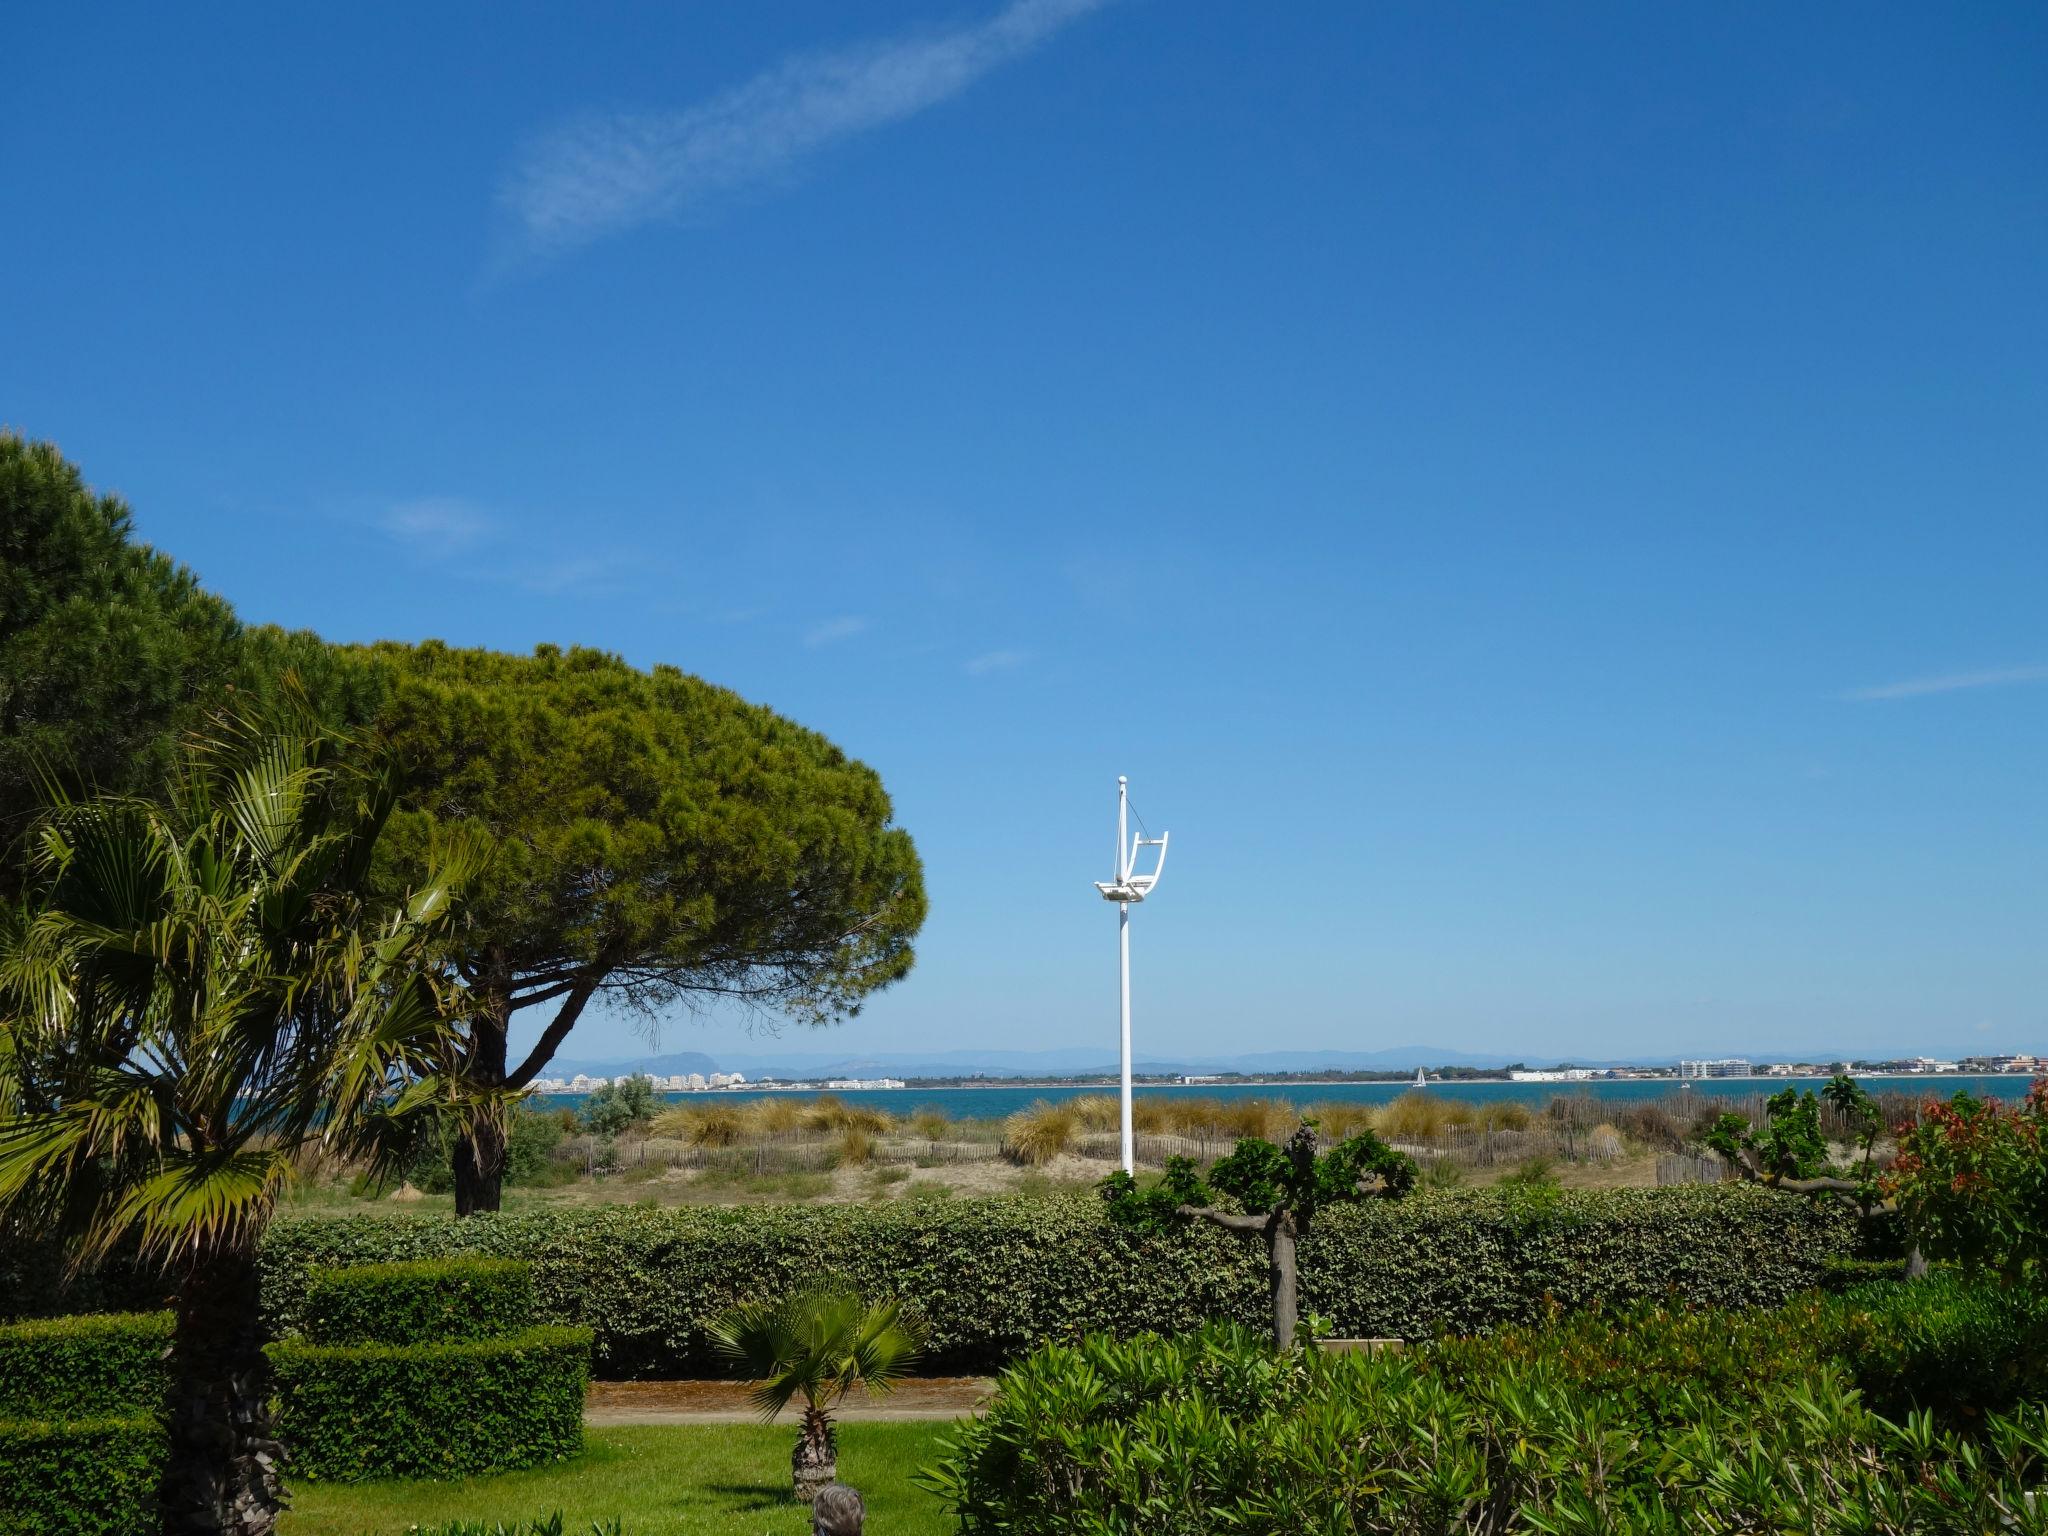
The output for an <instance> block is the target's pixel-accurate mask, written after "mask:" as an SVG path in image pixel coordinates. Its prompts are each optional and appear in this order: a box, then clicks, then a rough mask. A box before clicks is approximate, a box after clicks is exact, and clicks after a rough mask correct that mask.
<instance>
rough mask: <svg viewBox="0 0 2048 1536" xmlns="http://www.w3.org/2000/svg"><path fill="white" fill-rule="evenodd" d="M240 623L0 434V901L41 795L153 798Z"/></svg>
mask: <svg viewBox="0 0 2048 1536" xmlns="http://www.w3.org/2000/svg"><path fill="white" fill-rule="evenodd" d="M239 633H240V632H239V628H238V626H237V624H236V622H235V617H234V614H233V612H232V611H231V610H230V609H229V607H228V605H227V604H226V603H224V602H222V601H221V600H220V599H219V598H217V597H214V596H212V595H211V594H209V593H207V592H206V591H204V590H202V589H201V587H200V585H199V582H198V579H197V578H196V577H195V576H194V575H193V574H192V573H191V572H190V571H188V570H186V569H185V568H184V567H183V566H181V565H178V564H177V563H176V562H175V561H172V560H171V559H169V558H168V557H166V556H164V555H161V554H158V553H157V552H156V551H155V550H153V549H151V548H150V547H149V546H148V545H147V544H142V543H138V542H136V540H135V539H134V537H133V532H132V529H131V526H130V518H129V511H128V508H127V507H126V506H125V505H124V504H123V503H122V502H121V501H119V500H118V499H116V498H115V497H112V496H100V495H95V494H94V493H93V492H92V491H91V490H89V489H88V488H87V487H86V484H85V481H84V478H83V477H82V476H81V475H80V473H79V471H78V469H77V468H76V466H74V465H72V464H70V463H68V462H66V460H65V459H64V456H63V455H62V454H60V453H59V452H58V451H57V449H56V448H55V447H54V446H53V445H51V444H49V443H31V442H29V441H27V440H25V439H23V438H22V437H19V436H17V435H15V434H13V433H9V432H0V899H5V898H9V897H12V896H14V895H16V894H18V893H19V892H20V890H21V886H22V881H23V879H24V872H25V866H24V854H23V849H22V845H21V838H22V834H23V833H24V831H25V830H26V829H27V827H28V825H29V823H30V821H31V820H32V818H33V816H34V814H35V811H36V808H37V806H39V805H40V804H41V803H42V802H43V792H44V790H45V789H46V788H51V787H56V788H61V789H62V790H63V791H64V792H66V793H72V794H77V793H89V792H92V791H119V790H130V789H147V790H154V789H155V788H156V787H157V786H158V785H159V783H160V782H161V777H162V771H163V769H164V767H165V766H166V765H167V764H168V763H169V761H170V752H171V745H172V742H173V740H174V738H175V736H176V734H177V732H178V731H179V730H180V729H181V728H183V727H185V726H188V725H192V724H195V723H197V722H198V721H199V720H201V719H203V718H204V717H205V716H206V715H207V714H209V713H211V712H212V710H213V709H215V708H216V707H218V705H219V704H220V702H221V701H222V699H223V697H224V696H225V694H224V689H225V687H226V685H227V684H228V683H229V682H230V680H231V679H232V677H233V675H234V670H235V666H236V647H237V642H238V637H239Z"/></svg>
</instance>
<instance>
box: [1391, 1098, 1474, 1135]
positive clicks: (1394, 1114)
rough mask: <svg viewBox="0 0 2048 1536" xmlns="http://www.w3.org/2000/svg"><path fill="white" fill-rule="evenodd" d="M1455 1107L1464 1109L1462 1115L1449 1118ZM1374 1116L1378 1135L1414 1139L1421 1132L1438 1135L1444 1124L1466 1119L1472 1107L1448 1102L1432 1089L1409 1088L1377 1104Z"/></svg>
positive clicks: (1470, 1115) (1462, 1122) (1465, 1121)
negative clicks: (1423, 1090) (1411, 1089)
mask: <svg viewBox="0 0 2048 1536" xmlns="http://www.w3.org/2000/svg"><path fill="white" fill-rule="evenodd" d="M1456 1109H1462V1110H1464V1111H1465V1113H1464V1115H1463V1116H1462V1117H1460V1118H1453V1111H1454V1110H1456ZM1375 1118H1376V1119H1377V1121H1378V1123H1379V1129H1380V1134H1381V1135H1382V1136H1386V1137H1389V1138H1398V1139H1400V1140H1403V1141H1415V1140H1418V1139H1420V1138H1422V1137H1425V1136H1439V1135H1441V1134H1443V1131H1444V1129H1445V1128H1446V1127H1447V1126H1451V1125H1457V1124H1464V1123H1468V1122H1469V1121H1470V1120H1471V1118H1472V1110H1471V1106H1470V1105H1466V1104H1460V1105H1452V1104H1450V1103H1447V1102H1446V1101H1445V1100H1444V1099H1442V1098H1441V1097H1439V1096H1438V1095H1436V1094H1433V1093H1423V1092H1420V1091H1410V1092H1408V1093H1404V1094H1402V1095H1401V1096H1400V1097H1399V1098H1398V1099H1395V1100H1394V1101H1393V1102H1392V1103H1391V1104H1383V1105H1381V1106H1380V1112H1379V1114H1378V1115H1377V1116H1376V1117H1375Z"/></svg>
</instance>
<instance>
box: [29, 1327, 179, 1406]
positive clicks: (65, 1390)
mask: <svg viewBox="0 0 2048 1536" xmlns="http://www.w3.org/2000/svg"><path fill="white" fill-rule="evenodd" d="M172 1323H173V1319H172V1316H171V1314H170V1313H168V1312H112V1313H103V1314H101V1315H99V1316H91V1317H52V1318H44V1319H40V1320H37V1321H34V1322H26V1323H9V1324H7V1325H5V1326H0V1419H97V1418H106V1417H109V1416H111V1417H115V1418H119V1417H123V1416H126V1415H130V1414H136V1413H150V1412H154V1411H155V1410H156V1408H157V1407H158V1406H159V1405H160V1404H161V1403H162V1402H163V1399H164V1393H165V1392H166V1391H167V1390H168V1389H169V1387H170V1379H171V1377H170V1363H169V1359H168V1351H169V1350H170V1347H171V1327H172Z"/></svg>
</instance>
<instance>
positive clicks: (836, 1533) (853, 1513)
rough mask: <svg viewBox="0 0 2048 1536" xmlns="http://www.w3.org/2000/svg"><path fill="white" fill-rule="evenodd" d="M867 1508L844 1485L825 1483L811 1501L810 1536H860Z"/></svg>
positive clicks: (858, 1496) (866, 1515)
mask: <svg viewBox="0 0 2048 1536" xmlns="http://www.w3.org/2000/svg"><path fill="white" fill-rule="evenodd" d="M867 1517H868V1507H867V1506H866V1505H865V1504H863V1503H861V1501H860V1495H859V1494H857V1493H855V1492H854V1491H853V1490H852V1489H851V1488H849V1487H847V1486H846V1484H844V1483H827V1484H826V1485H825V1486H824V1487H822V1488H820V1489H819V1490H818V1496H817V1498H815V1499H813V1500H812V1501H811V1531H812V1536H860V1528H861V1524H862V1522H863V1521H865V1520H866V1519H867Z"/></svg>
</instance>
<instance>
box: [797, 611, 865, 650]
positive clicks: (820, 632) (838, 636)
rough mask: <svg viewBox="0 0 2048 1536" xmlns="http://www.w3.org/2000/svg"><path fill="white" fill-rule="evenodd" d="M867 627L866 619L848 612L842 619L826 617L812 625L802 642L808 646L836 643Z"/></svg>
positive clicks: (850, 637)
mask: <svg viewBox="0 0 2048 1536" xmlns="http://www.w3.org/2000/svg"><path fill="white" fill-rule="evenodd" d="M867 627H868V621H867V620H866V619H862V618H856V617H855V616H853V615H851V614H849V615H847V616H846V617H845V618H843V619H827V620H826V621H825V622H824V623H822V624H817V625H813V626H812V628H811V632H810V633H809V634H807V635H805V636H804V644H805V645H810V646H819V645H837V644H838V643H839V642H840V641H842V640H851V639H852V638H853V637H854V636H855V635H857V634H860V633H861V632H862V631H864V630H865V629H866V628H867Z"/></svg>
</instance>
